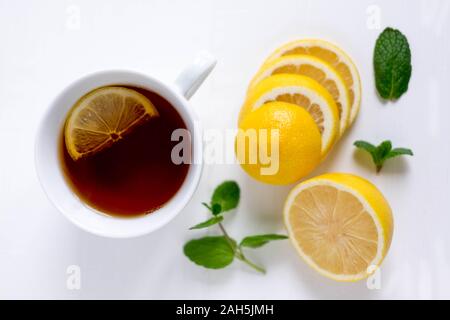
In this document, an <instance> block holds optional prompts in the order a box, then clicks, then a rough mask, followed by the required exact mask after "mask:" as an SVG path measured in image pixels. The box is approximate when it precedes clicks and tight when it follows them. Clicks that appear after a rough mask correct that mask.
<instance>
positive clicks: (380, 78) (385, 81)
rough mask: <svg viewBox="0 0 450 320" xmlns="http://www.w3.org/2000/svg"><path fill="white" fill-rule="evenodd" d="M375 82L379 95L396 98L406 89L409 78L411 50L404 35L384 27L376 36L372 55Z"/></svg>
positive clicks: (388, 98)
mask: <svg viewBox="0 0 450 320" xmlns="http://www.w3.org/2000/svg"><path fill="white" fill-rule="evenodd" d="M373 64H374V70H375V83H376V87H377V91H378V93H379V95H380V96H381V97H382V98H383V99H386V100H396V99H398V98H400V96H401V95H402V94H403V93H405V92H406V91H407V90H408V84H409V80H410V78H411V72H412V66H411V50H410V48H409V43H408V40H407V39H406V37H405V36H404V35H403V34H402V33H401V32H400V31H399V30H396V29H392V28H386V29H384V31H383V32H382V33H381V34H380V36H379V37H378V39H377V41H376V44H375V50H374V55H373Z"/></svg>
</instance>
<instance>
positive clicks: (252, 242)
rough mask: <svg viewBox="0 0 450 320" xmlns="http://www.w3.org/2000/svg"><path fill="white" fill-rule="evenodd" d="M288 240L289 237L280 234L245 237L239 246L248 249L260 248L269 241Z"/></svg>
mask: <svg viewBox="0 0 450 320" xmlns="http://www.w3.org/2000/svg"><path fill="white" fill-rule="evenodd" d="M287 238H288V237H287V236H284V235H279V234H261V235H257V236H249V237H245V238H244V239H242V241H241V243H240V244H239V246H241V247H247V248H259V247H262V246H263V245H265V244H266V243H268V242H269V241H274V240H284V239H287Z"/></svg>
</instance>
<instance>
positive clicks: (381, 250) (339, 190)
mask: <svg viewBox="0 0 450 320" xmlns="http://www.w3.org/2000/svg"><path fill="white" fill-rule="evenodd" d="M284 221H285V224H286V227H287V229H288V232H289V236H290V239H291V241H292V242H293V244H294V246H295V248H296V249H297V251H298V253H299V255H300V256H301V257H302V258H303V259H304V260H305V261H306V262H307V263H308V264H309V265H310V266H311V267H312V268H314V269H315V270H316V271H318V272H319V273H320V274H322V275H324V276H326V277H329V278H331V279H334V280H337V281H357V280H360V279H363V278H366V277H368V276H369V275H370V274H371V273H372V272H373V271H374V270H376V268H377V267H378V266H379V265H380V264H381V262H382V261H383V259H384V257H385V256H386V254H387V252H388V250H389V247H390V244H391V240H392V234H393V217H392V212H391V208H390V207H389V204H388V202H387V201H386V199H385V198H384V197H383V195H382V194H381V192H380V191H379V190H378V189H377V188H376V187H375V186H374V185H373V184H371V183H370V182H368V181H367V180H365V179H363V178H360V177H358V176H355V175H351V174H341V173H335V174H325V175H322V176H318V177H315V178H313V179H310V180H307V181H305V182H302V183H300V184H299V185H297V186H296V187H295V188H294V189H293V190H292V191H291V192H290V194H289V196H288V198H287V200H286V203H285V206H284Z"/></svg>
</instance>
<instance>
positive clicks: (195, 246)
mask: <svg viewBox="0 0 450 320" xmlns="http://www.w3.org/2000/svg"><path fill="white" fill-rule="evenodd" d="M183 251H184V254H185V255H186V257H188V258H189V260H191V261H192V262H194V263H195V264H198V265H200V266H203V267H205V268H209V269H221V268H225V267H226V266H228V265H229V264H231V263H232V262H233V259H234V250H233V248H232V247H231V246H230V244H229V242H228V241H227V239H226V238H225V237H223V236H217V237H204V238H200V239H194V240H191V241H189V242H187V243H186V244H185V245H184V249H183Z"/></svg>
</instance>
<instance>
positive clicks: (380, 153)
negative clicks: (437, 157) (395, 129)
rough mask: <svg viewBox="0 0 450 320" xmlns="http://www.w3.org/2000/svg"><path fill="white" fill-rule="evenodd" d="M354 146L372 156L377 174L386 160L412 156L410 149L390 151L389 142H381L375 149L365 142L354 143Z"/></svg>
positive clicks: (390, 144) (390, 145)
mask: <svg viewBox="0 0 450 320" xmlns="http://www.w3.org/2000/svg"><path fill="white" fill-rule="evenodd" d="M354 145H355V146H356V147H357V148H360V149H362V150H365V151H367V152H369V153H370V155H371V156H372V160H373V163H374V164H375V167H376V169H377V172H380V170H381V168H383V165H384V162H385V161H386V160H387V159H391V158H395V157H398V156H401V155H410V156H412V155H413V152H412V151H411V150H410V149H406V148H395V149H392V143H391V141H389V140H386V141H383V142H382V143H380V145H379V146H377V147H375V146H374V145H373V144H371V143H369V142H366V141H361V140H359V141H355V142H354Z"/></svg>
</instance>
